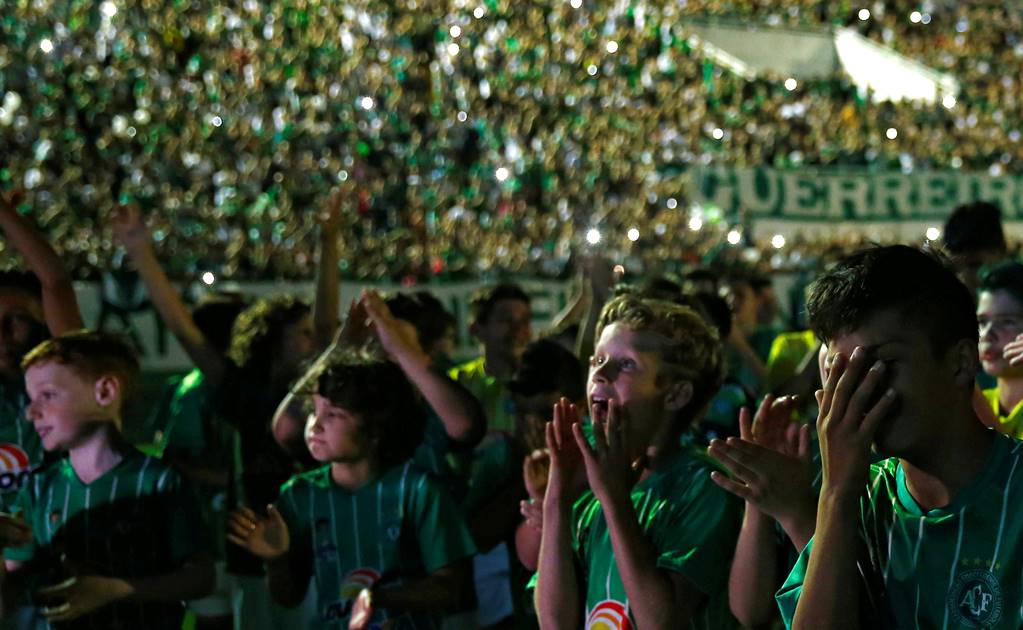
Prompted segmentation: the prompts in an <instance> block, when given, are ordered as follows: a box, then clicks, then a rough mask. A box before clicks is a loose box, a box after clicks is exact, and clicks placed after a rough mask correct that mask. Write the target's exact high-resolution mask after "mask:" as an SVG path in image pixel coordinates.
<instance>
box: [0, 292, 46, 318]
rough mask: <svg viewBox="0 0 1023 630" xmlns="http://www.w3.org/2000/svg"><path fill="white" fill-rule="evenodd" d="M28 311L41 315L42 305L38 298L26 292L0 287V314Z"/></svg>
mask: <svg viewBox="0 0 1023 630" xmlns="http://www.w3.org/2000/svg"><path fill="white" fill-rule="evenodd" d="M15 310H21V311H28V312H30V313H32V314H39V315H40V316H41V315H42V310H43V304H42V302H40V301H39V298H38V297H36V296H35V295H32V294H31V293H29V292H28V291H24V290H22V289H15V288H12V287H0V313H6V312H9V311H15Z"/></svg>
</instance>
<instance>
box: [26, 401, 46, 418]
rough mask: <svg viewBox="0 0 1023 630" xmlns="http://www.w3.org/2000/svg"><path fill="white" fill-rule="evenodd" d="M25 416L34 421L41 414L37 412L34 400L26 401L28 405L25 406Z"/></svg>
mask: <svg viewBox="0 0 1023 630" xmlns="http://www.w3.org/2000/svg"><path fill="white" fill-rule="evenodd" d="M25 417H26V418H28V420H29V421H30V422H35V421H37V420H39V418H41V417H42V414H41V413H40V412H39V406H38V405H36V403H35V402H30V403H28V406H27V407H25Z"/></svg>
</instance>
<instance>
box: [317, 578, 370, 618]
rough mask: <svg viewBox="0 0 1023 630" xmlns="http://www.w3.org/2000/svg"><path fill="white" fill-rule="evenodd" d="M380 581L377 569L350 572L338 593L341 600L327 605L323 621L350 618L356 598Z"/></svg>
mask: <svg viewBox="0 0 1023 630" xmlns="http://www.w3.org/2000/svg"><path fill="white" fill-rule="evenodd" d="M379 579H380V573H378V572H377V571H376V569H370V568H365V567H364V568H361V569H355V570H354V571H349V572H348V575H346V576H345V577H344V579H343V580H341V589H340V592H339V593H338V594H339V595H340V599H339V600H337V601H334V602H331V603H330V604H328V605H327V608H326V609H325V610H324V611H323V620H324V621H338V620H342V619H345V618H346V617H348V615H350V614H351V613H352V606H353V605H354V604H355V598H356V597H358V596H359V593H361V592H362V589H364V588H369V587H371V586H373V585H374V584H376V582H377V580H379Z"/></svg>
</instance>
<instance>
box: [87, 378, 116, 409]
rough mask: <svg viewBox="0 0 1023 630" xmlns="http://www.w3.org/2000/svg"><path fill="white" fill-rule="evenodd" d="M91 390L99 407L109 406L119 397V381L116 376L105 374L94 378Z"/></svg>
mask: <svg viewBox="0 0 1023 630" xmlns="http://www.w3.org/2000/svg"><path fill="white" fill-rule="evenodd" d="M93 391H94V393H95V396H96V403H97V404H99V406H100V407H109V406H110V405H112V404H114V403H115V402H117V401H118V400H119V399H120V397H121V381H120V380H119V379H118V378H117V377H116V376H113V375H111V374H105V375H103V376H101V377H99V378H98V379H96V383H95V385H93Z"/></svg>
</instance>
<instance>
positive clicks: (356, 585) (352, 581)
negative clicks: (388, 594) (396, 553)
mask: <svg viewBox="0 0 1023 630" xmlns="http://www.w3.org/2000/svg"><path fill="white" fill-rule="evenodd" d="M379 579H380V574H379V573H377V572H376V571H375V570H374V569H367V568H362V569H355V570H354V571H350V572H349V573H348V575H346V576H345V579H344V580H342V581H341V599H342V600H354V599H355V598H356V597H358V596H359V593H361V592H362V589H364V588H369V587H371V586H373V585H374V584H375V583H376V581H377V580H379Z"/></svg>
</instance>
